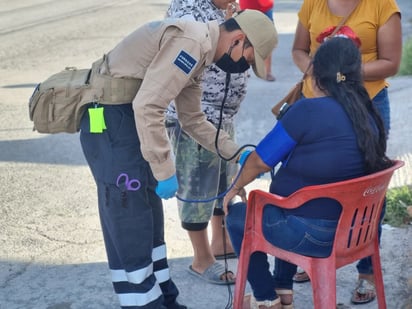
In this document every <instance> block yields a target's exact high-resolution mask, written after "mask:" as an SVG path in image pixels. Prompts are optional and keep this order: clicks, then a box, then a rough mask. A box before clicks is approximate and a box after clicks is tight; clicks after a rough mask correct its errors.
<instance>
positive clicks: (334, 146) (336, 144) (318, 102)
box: [256, 97, 365, 220]
mask: <svg viewBox="0 0 412 309" xmlns="http://www.w3.org/2000/svg"><path fill="white" fill-rule="evenodd" d="M256 152H257V154H258V155H259V156H260V158H261V159H262V160H263V161H264V162H265V163H266V164H267V165H269V166H272V167H274V166H276V165H277V164H278V163H279V162H282V164H281V166H280V168H279V170H278V171H277V173H276V174H275V175H274V176H273V178H272V183H271V185H270V192H272V193H276V194H278V195H281V196H288V195H290V194H292V193H293V192H295V191H297V190H299V189H300V188H302V187H305V186H309V185H317V184H326V183H331V182H336V181H342V180H346V179H350V178H355V177H359V176H362V175H365V168H364V158H363V154H362V153H361V152H360V149H359V147H358V145H357V139H356V134H355V131H354V129H353V126H352V122H351V120H350V119H349V117H348V115H347V114H346V112H345V110H344V109H343V108H342V106H341V105H340V104H339V103H338V102H336V101H335V100H334V99H333V98H331V97H322V98H313V99H302V100H300V101H298V102H296V103H295V104H294V105H292V106H291V107H290V108H289V110H288V111H287V113H286V114H285V115H284V116H283V117H282V119H280V120H279V121H278V123H277V124H276V125H275V127H274V128H273V129H272V131H271V132H269V134H268V135H266V137H265V138H264V139H263V140H262V141H261V142H260V143H259V145H258V146H257V148H256ZM340 210H341V208H340V205H339V204H338V203H337V202H336V201H331V200H328V199H318V200H315V201H310V202H308V203H306V204H304V205H303V206H302V207H299V208H297V209H294V210H287V211H286V212H287V213H288V214H293V215H298V216H303V217H309V218H322V219H333V220H336V219H338V218H339V215H340Z"/></svg>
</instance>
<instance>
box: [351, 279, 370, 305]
mask: <svg viewBox="0 0 412 309" xmlns="http://www.w3.org/2000/svg"><path fill="white" fill-rule="evenodd" d="M375 298H376V289H375V282H374V276H373V274H359V278H358V282H357V283H356V287H355V290H354V291H353V294H352V298H351V302H352V303H353V304H355V305H356V304H366V303H369V302H371V301H373V300H374V299H375Z"/></svg>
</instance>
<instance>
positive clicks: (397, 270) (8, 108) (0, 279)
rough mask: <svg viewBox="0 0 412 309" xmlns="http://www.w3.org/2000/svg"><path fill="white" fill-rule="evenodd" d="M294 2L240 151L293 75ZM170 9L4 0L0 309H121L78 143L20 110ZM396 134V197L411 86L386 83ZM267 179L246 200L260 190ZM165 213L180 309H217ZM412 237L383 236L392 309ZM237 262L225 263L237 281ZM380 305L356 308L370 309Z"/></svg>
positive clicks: (409, 281) (403, 294) (404, 290)
mask: <svg viewBox="0 0 412 309" xmlns="http://www.w3.org/2000/svg"><path fill="white" fill-rule="evenodd" d="M398 2H399V4H400V6H401V9H402V11H403V25H404V37H405V39H406V38H407V37H411V36H412V31H411V21H412V1H410V0H400V1H398ZM300 3H301V1H299V0H297V1H292V0H283V1H276V4H275V20H276V25H277V27H278V30H279V34H280V43H279V47H278V48H277V49H276V50H275V51H274V53H273V71H274V73H275V74H276V77H277V81H276V82H275V83H268V82H265V81H261V80H258V79H256V78H255V77H254V76H252V77H251V80H250V83H249V87H248V95H247V97H246V99H245V101H244V104H243V106H242V108H241V111H240V113H239V115H238V117H237V132H238V140H239V142H240V143H256V142H257V141H258V140H259V139H260V138H261V137H262V136H263V135H264V134H265V132H267V130H269V129H270V128H271V127H272V126H273V124H274V118H273V116H272V115H271V114H270V107H271V105H272V104H273V103H274V102H276V101H277V100H278V99H280V98H281V97H282V96H283V95H284V94H285V93H286V92H287V91H288V89H289V88H290V87H291V86H292V85H293V83H294V82H295V81H296V80H297V79H298V78H299V77H300V73H299V72H298V71H297V69H296V67H295V66H294V65H293V63H292V59H291V56H290V47H291V43H292V39H293V32H294V29H295V25H296V21H297V17H296V12H297V10H298V8H299V6H300ZM167 4H168V1H166V0H157V1H151V0H117V1H109V0H81V1H80V0H71V1H68V0H65V1H63V0H61V1H49V0H30V1H29V0H18V1H17V0H16V1H5V0H0V309H69V308H70V309H108V308H117V307H118V303H117V299H116V297H115V295H114V293H113V291H112V288H111V284H110V278H109V272H108V269H107V265H106V255H105V252H104V245H103V242H102V237H101V231H100V226H99V220H98V216H97V201H96V189H95V185H94V182H93V179H92V176H91V173H90V172H89V169H88V166H87V164H86V162H85V160H84V157H83V154H82V152H81V148H80V144H79V136H78V134H56V135H46V134H39V133H37V132H33V131H32V123H31V122H30V120H29V117H28V108H27V101H28V98H29V97H30V95H31V93H32V91H33V88H34V86H35V85H36V84H37V83H38V82H40V81H42V80H44V79H45V78H47V77H48V76H50V75H51V74H53V73H56V72H58V71H60V70H62V69H63V68H64V67H66V66H77V67H79V68H84V67H89V66H90V65H91V63H92V62H93V61H94V60H96V59H98V58H99V57H101V56H102V55H103V53H105V52H107V51H108V50H110V49H111V48H112V47H113V46H114V45H115V44H116V43H117V42H118V41H119V40H120V39H122V38H123V37H124V36H125V35H127V34H128V33H130V32H131V31H133V30H134V29H135V28H136V27H138V26H139V25H141V24H143V23H144V22H146V21H149V20H153V19H159V18H162V16H163V15H164V12H165V10H166V8H167ZM390 82H391V88H390V96H391V97H390V98H391V105H392V131H391V136H390V139H389V149H388V153H389V154H390V156H391V157H394V158H395V157H396V158H400V159H403V160H405V161H406V166H405V168H403V169H402V170H401V171H399V172H398V173H397V174H396V175H395V177H394V179H393V182H392V186H399V185H404V184H412V175H411V161H412V142H411V140H412V129H411V128H412V126H411V125H410V116H411V115H412V101H411V99H410V98H411V96H412V90H411V85H412V79H411V77H406V78H405V77H395V78H391V79H390ZM267 185H268V180H267V179H265V178H264V179H262V180H259V181H256V182H255V183H254V184H253V185H251V186H249V187H248V189H253V188H256V187H257V188H266V187H267ZM164 204H165V208H164V209H165V225H166V239H167V243H168V256H169V259H170V265H171V272H172V276H173V278H174V279H175V281H176V283H177V285H178V287H179V289H180V291H181V301H182V302H183V303H185V304H187V305H188V306H189V307H190V308H194V309H205V308H209V309H223V308H225V305H226V303H227V302H228V300H229V295H230V294H229V293H228V290H227V289H226V288H225V287H222V286H213V285H209V284H206V283H203V282H201V281H199V280H198V279H196V278H195V277H193V276H190V275H189V274H188V272H187V267H188V266H189V264H190V262H191V256H192V251H191V247H190V242H189V240H188V238H187V235H186V233H185V232H184V231H183V230H182V229H181V227H180V222H179V220H178V217H177V209H176V201H175V200H173V199H172V200H169V201H167V202H165V203H164ZM411 239H412V227H408V228H402V229H387V230H385V231H384V234H383V239H382V264H383V268H384V280H385V288H386V296H387V301H388V308H394V309H398V308H403V309H405V308H412V296H411V294H412V277H411V273H412V259H411V257H412V243H411ZM236 262H237V261H236V260H230V261H229V267H230V268H231V269H232V270H235V268H236ZM355 280H356V270H355V267H354V266H353V265H350V266H347V267H345V268H343V269H341V270H339V272H338V301H339V302H343V303H346V304H349V297H350V293H351V289H352V288H353V284H354V282H355ZM295 295H296V298H295V306H296V308H305V309H306V308H311V307H312V303H311V301H312V300H311V290H310V285H309V284H304V285H297V286H296V294H295ZM376 307H377V304H376V302H374V303H372V304H369V305H364V306H358V308H376Z"/></svg>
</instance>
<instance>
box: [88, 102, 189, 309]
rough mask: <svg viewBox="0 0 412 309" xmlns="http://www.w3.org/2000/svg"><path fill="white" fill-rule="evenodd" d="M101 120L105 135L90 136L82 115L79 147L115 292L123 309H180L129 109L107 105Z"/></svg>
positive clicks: (158, 206) (158, 208)
mask: <svg viewBox="0 0 412 309" xmlns="http://www.w3.org/2000/svg"><path fill="white" fill-rule="evenodd" d="M90 108H94V107H93V106H91V107H90ZM104 118H105V124H106V128H107V129H106V130H104V131H103V133H90V119H89V113H88V111H87V110H86V112H85V113H84V116H83V118H82V121H81V133H80V141H81V145H82V148H83V152H84V155H85V157H86V160H87V162H88V164H89V166H90V169H91V172H92V174H93V177H94V179H95V181H96V184H97V192H98V204H99V215H100V222H101V227H102V231H103V237H104V242H105V247H106V252H107V258H108V264H109V268H110V271H111V275H112V281H113V287H114V290H115V292H116V294H117V295H118V297H119V301H120V305H121V307H122V308H128V309H135V308H145V309H159V308H168V309H169V308H180V307H179V306H178V305H177V302H176V298H177V295H178V290H177V288H176V286H175V284H174V283H173V281H172V280H171V279H170V276H169V268H168V264H167V258H166V244H165V241H164V218H163V209H162V201H161V199H160V198H159V197H158V196H157V195H156V193H155V187H156V185H157V181H156V179H155V178H154V177H153V175H152V172H151V170H150V167H149V164H148V163H147V161H145V160H144V159H143V157H142V154H141V151H140V142H139V138H138V136H137V133H136V126H135V122H134V116H133V110H132V105H131V104H123V105H116V106H114V105H112V106H109V105H106V106H104ZM121 174H122V175H123V176H121V177H120V178H119V181H117V180H118V177H119V175H121ZM125 175H126V176H127V178H128V179H127V178H126V177H125ZM182 308H183V307H182Z"/></svg>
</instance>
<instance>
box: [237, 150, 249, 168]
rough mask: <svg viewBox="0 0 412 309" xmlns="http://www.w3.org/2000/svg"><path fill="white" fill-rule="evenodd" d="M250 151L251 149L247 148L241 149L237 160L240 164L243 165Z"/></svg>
mask: <svg viewBox="0 0 412 309" xmlns="http://www.w3.org/2000/svg"><path fill="white" fill-rule="evenodd" d="M251 152H252V150H247V149H246V150H243V151H242V153H241V154H240V157H239V161H238V163H239V164H240V166H243V165H244V164H245V162H246V159H247V158H248V157H249V155H250V154H251Z"/></svg>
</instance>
